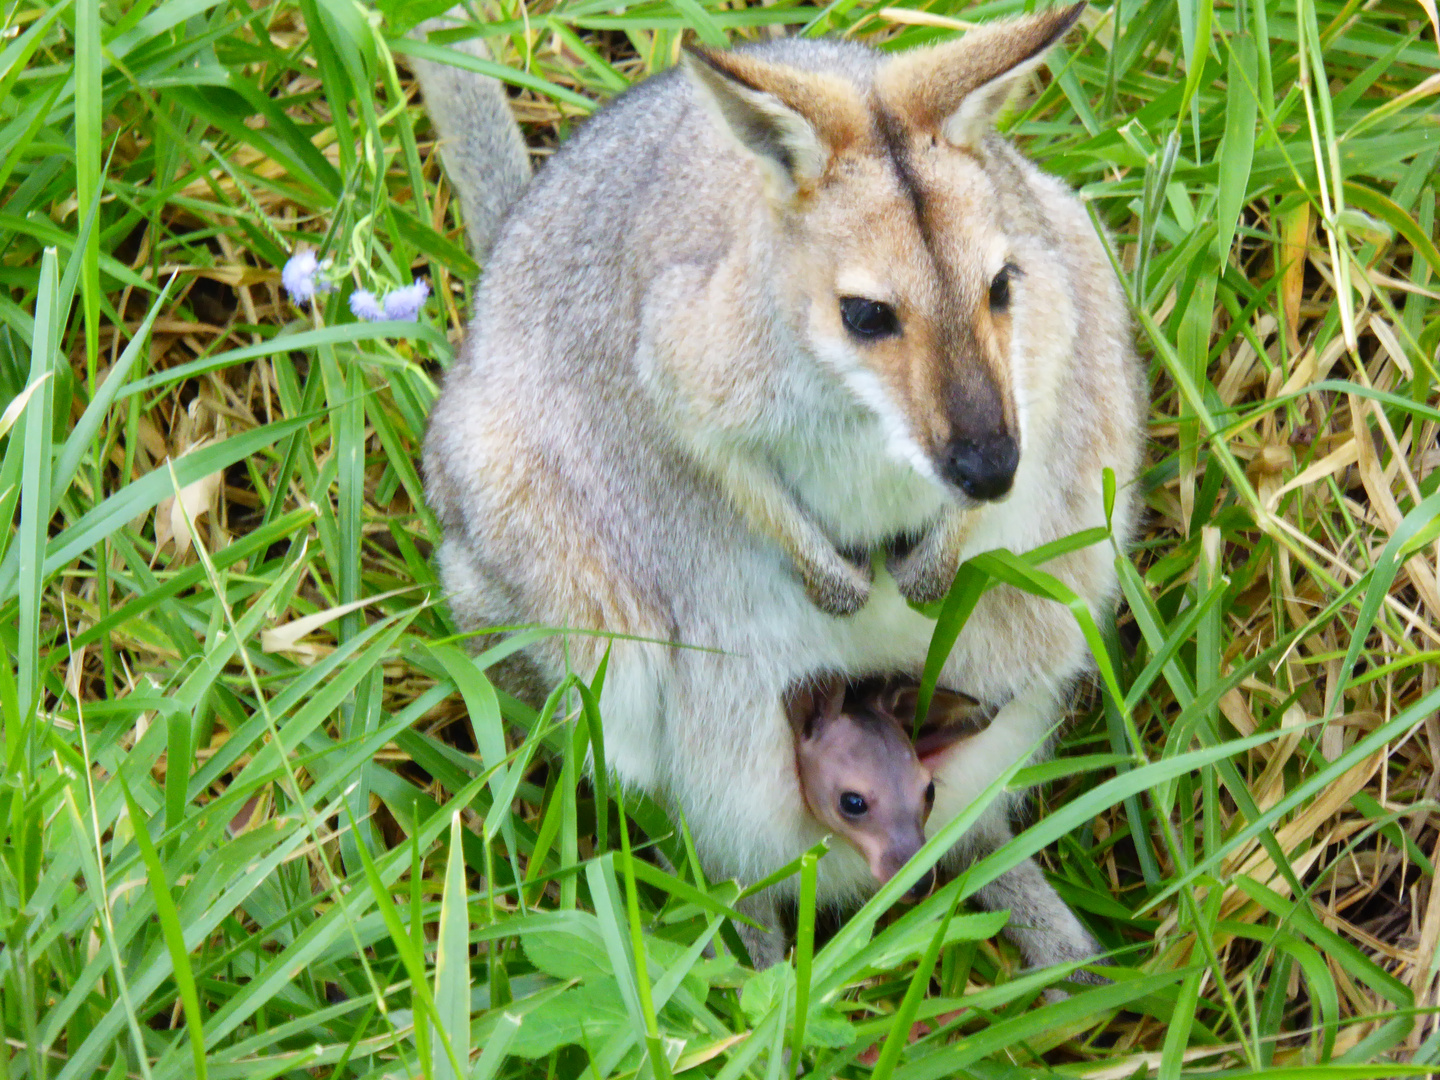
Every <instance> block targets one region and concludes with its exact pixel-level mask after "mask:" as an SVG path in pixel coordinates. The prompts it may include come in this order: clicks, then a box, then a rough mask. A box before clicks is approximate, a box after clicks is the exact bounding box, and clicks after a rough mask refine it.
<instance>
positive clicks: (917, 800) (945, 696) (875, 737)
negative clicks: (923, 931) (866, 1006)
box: [785, 675, 990, 900]
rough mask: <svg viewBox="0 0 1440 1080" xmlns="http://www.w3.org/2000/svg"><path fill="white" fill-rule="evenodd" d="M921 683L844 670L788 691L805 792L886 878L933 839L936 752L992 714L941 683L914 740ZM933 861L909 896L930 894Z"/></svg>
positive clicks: (812, 806)
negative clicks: (929, 833) (850, 675)
mask: <svg viewBox="0 0 1440 1080" xmlns="http://www.w3.org/2000/svg"><path fill="white" fill-rule="evenodd" d="M918 696H919V684H918V683H916V682H915V681H914V680H909V679H866V680H864V681H862V682H860V683H859V684H857V685H853V686H852V685H847V683H846V680H845V679H844V678H843V677H841V676H839V675H830V676H821V677H816V678H813V679H806V680H804V681H803V682H801V683H799V684H798V685H797V686H795V687H793V688H791V690H790V691H789V693H787V694H786V699H785V710H786V713H787V714H788V716H789V719H790V726H791V728H792V729H793V730H794V733H795V771H796V774H797V775H798V776H799V777H800V793H801V795H802V796H803V797H804V799H805V805H806V806H807V807H808V808H809V810H810V813H811V814H812V815H813V816H814V817H815V820H816V821H818V822H820V824H821V825H824V826H825V827H826V828H828V829H830V830H831V831H833V832H834V833H836V834H837V835H838V836H840V837H842V838H844V839H845V840H847V841H848V842H849V843H850V844H851V845H852V846H853V847H854V848H855V850H856V851H858V852H859V853H860V854H861V856H862V857H863V858H864V859H865V862H866V864H867V865H868V866H869V867H870V873H871V875H872V876H873V877H874V879H875V883H876V884H877V885H883V884H885V882H887V881H889V880H890V879H891V878H892V877H893V876H894V875H895V872H896V871H897V870H899V869H900V868H901V867H902V866H904V865H905V864H906V863H907V862H909V861H910V858H911V856H913V855H914V854H915V853H916V852H917V851H919V850H920V848H921V846H922V845H923V844H924V843H925V822H926V820H927V819H928V818H929V817H930V810H931V809H932V808H933V807H934V805H935V781H934V779H933V777H932V775H931V772H930V768H929V766H928V765H927V764H926V759H927V758H932V759H933V758H934V757H935V756H936V755H937V754H938V753H939V752H940V751H941V750H943V749H946V748H948V747H950V746H953V745H954V744H955V743H957V742H959V741H960V740H962V739H966V738H969V737H971V736H973V735H976V734H978V733H979V732H981V731H983V730H984V729H985V726H986V725H987V724H988V723H989V720H990V714H989V713H988V711H987V710H985V709H984V708H982V707H981V705H980V703H979V702H977V701H976V700H975V699H974V698H971V697H967V696H966V695H964V694H956V693H952V692H950V691H948V690H936V691H935V694H934V697H933V699H932V700H931V702H930V708H929V710H928V711H927V715H926V722H925V724H924V725H923V726H922V729H921V730H920V731H919V732H918V733H915V734H917V735H918V738H912V732H911V730H910V725H911V723H912V722H913V720H914V717H915V710H916V701H917V698H918ZM934 884H935V872H934V870H933V869H931V870H930V871H928V872H926V873H925V875H924V876H923V877H921V878H920V880H919V881H917V882H916V883H915V884H914V885H913V886H912V887H911V889H910V891H909V893H907V894H906V898H907V899H910V900H914V899H918V898H920V897H923V896H926V895H928V894H929V892H930V890H931V889H932V888H933V887H934Z"/></svg>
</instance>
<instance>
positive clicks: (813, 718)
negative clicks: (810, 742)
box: [785, 675, 845, 739]
mask: <svg viewBox="0 0 1440 1080" xmlns="http://www.w3.org/2000/svg"><path fill="white" fill-rule="evenodd" d="M844 705H845V680H844V678H843V677H841V676H839V675H817V676H814V677H813V678H809V679H802V680H801V681H800V682H798V683H796V684H794V685H793V686H791V687H790V689H789V690H787V691H786V692H785V716H786V718H787V719H788V720H789V721H790V727H791V729H792V730H793V731H794V732H795V734H796V735H797V736H799V737H800V738H803V739H808V738H810V737H811V736H812V735H814V734H815V733H816V732H817V731H821V730H823V729H824V728H825V725H826V724H828V723H830V722H831V721H833V720H834V719H835V718H836V717H838V716H839V715H840V710H841V709H842V708H843V707H844Z"/></svg>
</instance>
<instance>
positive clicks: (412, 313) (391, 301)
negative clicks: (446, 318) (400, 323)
mask: <svg viewBox="0 0 1440 1080" xmlns="http://www.w3.org/2000/svg"><path fill="white" fill-rule="evenodd" d="M429 295H430V283H429V282H428V281H426V280H425V279H424V278H421V279H420V280H419V281H416V282H412V283H411V284H409V285H406V286H404V287H403V288H400V289H395V290H393V291H392V292H388V293H386V294H385V317H386V318H387V319H409V320H411V321H412V322H413V321H414V320H416V319H418V318H420V309H421V308H422V307H424V306H425V298H426V297H427V296H429Z"/></svg>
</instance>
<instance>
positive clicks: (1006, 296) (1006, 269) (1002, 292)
mask: <svg viewBox="0 0 1440 1080" xmlns="http://www.w3.org/2000/svg"><path fill="white" fill-rule="evenodd" d="M1019 273H1020V268H1019V267H1018V266H1016V265H1015V264H1014V263H1006V264H1005V265H1004V266H1002V267H1001V268H1000V272H999V273H998V274H996V275H995V280H994V281H992V282H990V310H991V311H994V312H997V313H998V312H1005V311H1009V310H1010V279H1011V278H1012V277H1015V276H1017V275H1018V274H1019Z"/></svg>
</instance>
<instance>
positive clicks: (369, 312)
mask: <svg viewBox="0 0 1440 1080" xmlns="http://www.w3.org/2000/svg"><path fill="white" fill-rule="evenodd" d="M350 311H351V312H352V313H353V314H354V315H355V317H356V318H357V319H364V320H365V321H366V322H382V321H383V320H384V318H385V312H383V311H381V310H380V302H379V301H378V300H376V299H375V294H374V293H372V292H371V291H370V290H369V289H356V290H355V291H354V292H352V293H351V294H350Z"/></svg>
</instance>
